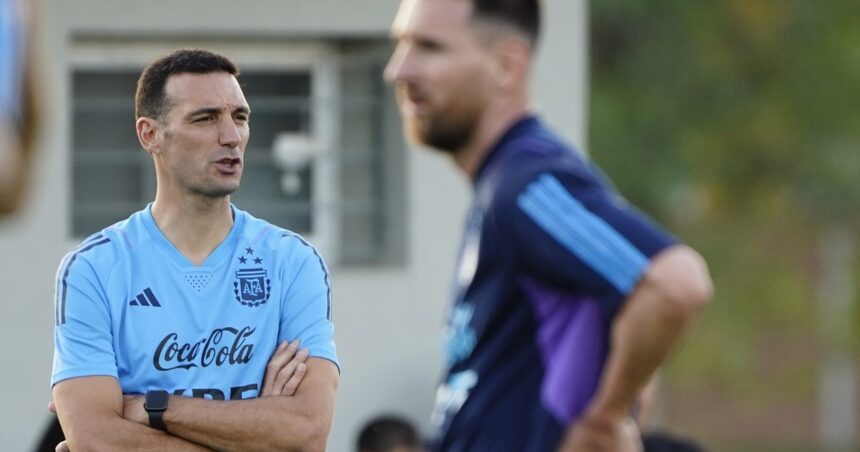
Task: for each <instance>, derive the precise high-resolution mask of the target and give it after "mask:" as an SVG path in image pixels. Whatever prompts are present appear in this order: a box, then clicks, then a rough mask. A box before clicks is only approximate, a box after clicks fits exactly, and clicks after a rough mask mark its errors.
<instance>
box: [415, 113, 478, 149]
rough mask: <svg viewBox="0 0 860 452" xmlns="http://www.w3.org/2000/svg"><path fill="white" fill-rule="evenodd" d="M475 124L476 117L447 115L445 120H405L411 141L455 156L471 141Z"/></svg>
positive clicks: (432, 118) (434, 118) (433, 118)
mask: <svg viewBox="0 0 860 452" xmlns="http://www.w3.org/2000/svg"><path fill="white" fill-rule="evenodd" d="M476 122H477V116H476V115H459V116H455V117H452V116H451V115H449V116H448V117H446V118H445V119H441V118H438V117H431V118H427V119H423V120H422V119H418V118H416V117H410V118H408V119H407V120H406V128H407V133H408V135H409V136H410V137H411V139H412V140H413V141H415V142H417V143H420V144H422V145H425V146H428V147H431V148H433V149H436V150H438V151H441V152H444V153H446V154H450V155H456V154H457V153H458V152H459V151H460V150H461V149H463V148H464V147H465V146H466V144H468V142H469V140H471V139H472V134H473V133H474V131H475V123H476Z"/></svg>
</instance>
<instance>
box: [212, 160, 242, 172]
mask: <svg viewBox="0 0 860 452" xmlns="http://www.w3.org/2000/svg"><path fill="white" fill-rule="evenodd" d="M241 167H242V159H240V158H231V157H225V158H223V159H221V160H216V161H215V168H216V169H217V170H218V172H220V173H224V174H235V173H236V172H237V171H239V168H241Z"/></svg>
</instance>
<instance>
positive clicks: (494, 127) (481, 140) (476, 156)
mask: <svg viewBox="0 0 860 452" xmlns="http://www.w3.org/2000/svg"><path fill="white" fill-rule="evenodd" d="M526 114H528V107H527V106H526V104H525V103H523V104H522V105H517V106H514V107H512V108H506V109H502V110H499V111H494V112H490V111H488V112H487V114H485V115H484V116H483V117H482V118H481V119H480V120H479V122H478V124H477V126H476V127H475V132H474V133H473V134H472V139H471V140H469V142H468V143H466V145H465V146H463V148H462V149H460V150H458V151H457V152H456V153H455V154H454V163H455V164H456V165H457V166H458V167H459V168H460V170H462V171H463V173H465V174H466V176H468V177H469V179H471V180H473V181H474V180H475V178H476V177H477V176H478V170H479V169H480V168H481V164H482V163H483V162H484V159H486V158H487V155H488V154H489V153H490V151H492V149H493V146H495V144H496V143H497V142H498V141H499V139H501V138H502V135H504V134H505V132H507V131H508V129H510V128H511V127H512V126H513V125H514V124H515V123H516V122H517V121H519V120H520V119H522V118H523V117H525V116H526Z"/></svg>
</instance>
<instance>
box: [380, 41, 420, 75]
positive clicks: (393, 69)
mask: <svg viewBox="0 0 860 452" xmlns="http://www.w3.org/2000/svg"><path fill="white" fill-rule="evenodd" d="M414 72H415V62H414V58H413V55H412V52H411V51H410V49H409V47H408V46H407V45H405V44H398V45H397V47H396V48H395V49H394V52H393V53H392V54H391V58H389V59H388V64H386V65H385V70H384V71H383V72H382V75H383V78H385V81H386V82H388V83H397V82H402V81H409V80H411V78H412V77H413V76H414Z"/></svg>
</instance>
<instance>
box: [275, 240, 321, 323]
mask: <svg viewBox="0 0 860 452" xmlns="http://www.w3.org/2000/svg"><path fill="white" fill-rule="evenodd" d="M282 237H292V238H295V239H297V240H298V241H300V242H302V244H303V245H305V246H306V247H308V248H310V249H311V251H313V252H314V256H316V257H317V260H318V261H319V263H320V268H322V271H323V274H324V275H325V287H326V303H327V304H326V314H325V317H326V319H327V320H331V279H330V278H329V275H328V268H327V267H326V266H325V261H324V260H323V258H322V256H320V253H318V252H317V249H316V248H314V247H313V245H311V244H310V243H308V242H306V241H305V239H303V238H302V237H301V236H300V235H298V234H290V233H287V234H283V235H282Z"/></svg>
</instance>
